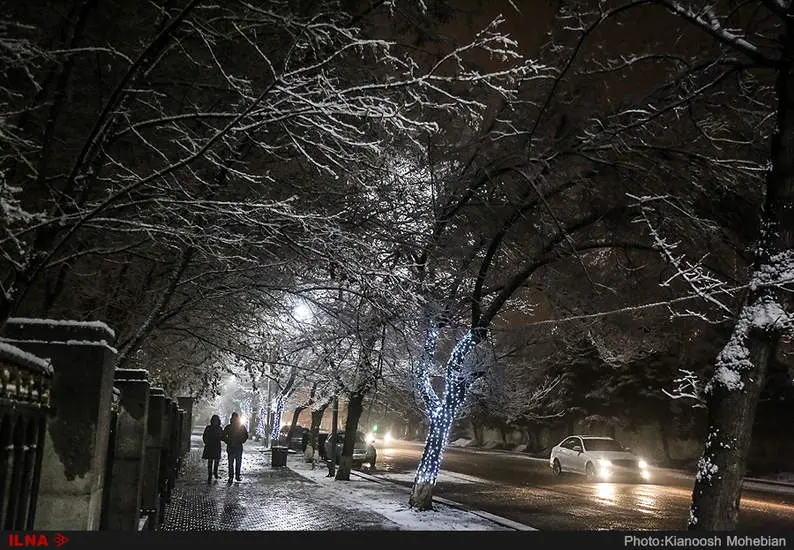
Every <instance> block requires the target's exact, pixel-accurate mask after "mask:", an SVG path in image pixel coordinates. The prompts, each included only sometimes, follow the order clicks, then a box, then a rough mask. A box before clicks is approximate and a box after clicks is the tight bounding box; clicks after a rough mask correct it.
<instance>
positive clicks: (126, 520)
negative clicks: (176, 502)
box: [107, 369, 149, 531]
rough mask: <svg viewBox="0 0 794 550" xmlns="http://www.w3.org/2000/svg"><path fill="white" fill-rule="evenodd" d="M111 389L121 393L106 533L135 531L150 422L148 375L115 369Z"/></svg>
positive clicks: (141, 493) (136, 371)
mask: <svg viewBox="0 0 794 550" xmlns="http://www.w3.org/2000/svg"><path fill="white" fill-rule="evenodd" d="M114 385H115V387H117V388H118V389H119V390H120V391H121V401H120V403H119V416H118V427H117V430H118V431H117V433H116V455H115V458H114V460H113V470H112V473H111V478H110V480H109V482H110V483H109V490H110V495H109V498H108V501H107V502H108V510H107V529H108V530H111V531H137V530H138V522H139V519H140V515H141V508H142V505H141V502H142V495H143V479H144V468H145V460H146V430H147V423H148V419H149V373H148V372H147V371H145V370H140V369H118V370H116V372H115V380H114Z"/></svg>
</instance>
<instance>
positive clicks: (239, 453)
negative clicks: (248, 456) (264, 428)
mask: <svg viewBox="0 0 794 550" xmlns="http://www.w3.org/2000/svg"><path fill="white" fill-rule="evenodd" d="M202 440H203V441H204V451H203V452H202V453H201V458H203V459H206V460H207V483H211V482H212V480H213V478H215V479H220V476H219V475H218V464H219V463H220V460H221V443H222V442H224V443H226V455H227V456H228V457H229V483H232V482H233V481H234V480H235V479H236V480H237V481H242V479H243V478H242V476H241V475H240V470H241V468H242V464H243V443H245V442H246V441H247V440H248V428H246V427H245V424H243V422H242V419H241V418H240V415H239V414H237V413H236V412H234V413H232V416H231V418H230V419H229V424H228V425H227V426H226V427H225V428H221V418H220V416H218V415H217V414H213V415H212V418H211V419H210V423H209V425H208V426H207V427H206V428H204V434H203V435H202Z"/></svg>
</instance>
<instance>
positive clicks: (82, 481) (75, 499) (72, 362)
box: [0, 318, 116, 531]
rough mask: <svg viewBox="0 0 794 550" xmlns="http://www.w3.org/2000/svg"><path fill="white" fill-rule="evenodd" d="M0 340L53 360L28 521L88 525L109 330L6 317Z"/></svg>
mask: <svg viewBox="0 0 794 550" xmlns="http://www.w3.org/2000/svg"><path fill="white" fill-rule="evenodd" d="M1 330H2V332H1V333H0V336H1V337H2V340H4V341H5V342H7V343H9V344H11V345H13V346H16V347H18V348H20V349H23V350H25V351H27V352H29V353H32V354H34V355H37V356H39V357H45V358H49V359H50V362H51V364H52V367H53V379H52V406H53V407H54V414H53V416H52V417H51V418H50V421H49V422H48V423H47V429H46V434H45V437H44V449H43V456H42V466H41V485H40V487H39V495H38V503H37V510H36V520H35V523H34V529H36V530H42V531H61V530H63V531H94V530H97V529H98V528H99V523H100V518H101V512H102V500H103V499H102V495H103V487H104V479H103V478H104V473H105V462H106V459H107V450H108V438H109V433H110V420H111V410H110V408H111V401H112V397H113V362H114V360H115V357H116V350H115V349H114V348H113V347H112V344H113V342H114V339H115V334H114V332H113V331H112V330H111V329H110V328H109V327H108V326H107V325H105V324H104V323H101V322H77V321H56V320H49V319H23V318H11V319H9V320H8V321H7V322H6V324H5V325H4V326H3V327H2V329H1Z"/></svg>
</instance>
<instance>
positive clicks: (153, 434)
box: [141, 388, 166, 530]
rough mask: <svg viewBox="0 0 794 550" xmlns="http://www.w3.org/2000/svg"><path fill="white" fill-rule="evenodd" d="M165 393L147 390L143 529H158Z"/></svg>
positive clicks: (142, 510) (142, 503)
mask: <svg viewBox="0 0 794 550" xmlns="http://www.w3.org/2000/svg"><path fill="white" fill-rule="evenodd" d="M165 406H166V401H165V391H164V390H163V389H162V388H150V389H149V417H148V418H147V420H146V458H145V460H144V474H143V492H142V494H141V513H142V514H143V515H144V516H145V517H146V525H145V528H146V529H147V530H156V529H158V528H159V527H160V520H161V519H162V518H161V517H160V490H161V487H160V470H161V468H162V466H161V464H160V462H161V460H162V450H163V424H164V422H165V412H166V409H165Z"/></svg>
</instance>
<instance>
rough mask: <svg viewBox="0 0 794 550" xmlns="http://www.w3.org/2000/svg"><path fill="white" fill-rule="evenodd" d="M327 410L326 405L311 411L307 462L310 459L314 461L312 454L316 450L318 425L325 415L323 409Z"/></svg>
mask: <svg viewBox="0 0 794 550" xmlns="http://www.w3.org/2000/svg"><path fill="white" fill-rule="evenodd" d="M327 408H328V404H327V403H326V404H325V405H322V406H320V408H319V409H315V410H313V411H312V426H311V428H310V430H311V431H310V432H309V445H308V446H307V447H306V453H307V454H306V459H307V460H309V458H311V459H312V460H313V459H314V452H315V450H316V449H317V439H318V436H319V435H320V424H321V423H322V421H323V415H324V414H325V409H327ZM309 449H311V455H309Z"/></svg>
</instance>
